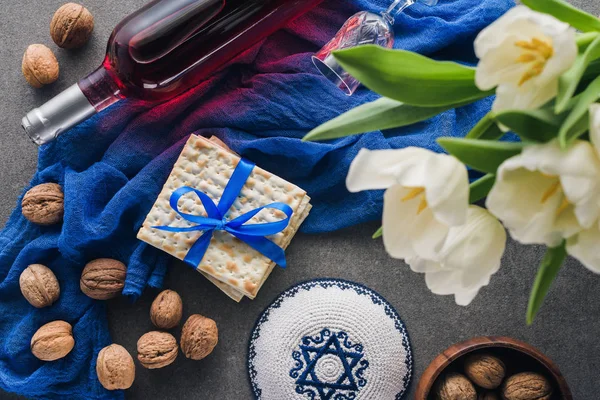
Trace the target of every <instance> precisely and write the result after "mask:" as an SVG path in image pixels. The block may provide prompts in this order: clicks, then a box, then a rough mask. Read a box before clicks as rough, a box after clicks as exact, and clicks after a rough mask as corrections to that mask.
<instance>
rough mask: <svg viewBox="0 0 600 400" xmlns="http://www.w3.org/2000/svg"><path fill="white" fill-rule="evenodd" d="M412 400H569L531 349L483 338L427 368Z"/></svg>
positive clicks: (554, 370)
mask: <svg viewBox="0 0 600 400" xmlns="http://www.w3.org/2000/svg"><path fill="white" fill-rule="evenodd" d="M415 399H416V400H572V399H573V396H572V395H571V391H570V390H569V386H568V385H567V381H566V380H565V378H564V377H563V376H562V374H561V373H560V371H559V369H558V367H557V366H556V365H555V364H554V363H553V362H552V361H551V360H550V359H549V358H548V357H546V356H545V355H544V354H542V353H541V352H540V351H539V350H537V349H536V348H534V347H532V346H531V345H529V344H527V343H524V342H521V341H519V340H516V339H512V338H508V337H493V336H485V337H484V336H482V337H477V338H473V339H470V340H467V341H465V342H462V343H458V344H455V345H452V346H450V347H449V348H448V349H446V350H444V352H443V353H441V354H440V355H439V356H437V357H436V358H435V359H434V360H433V361H432V362H431V364H429V366H428V367H427V369H425V372H423V375H422V376H421V379H420V381H419V383H418V385H417V390H416V395H415Z"/></svg>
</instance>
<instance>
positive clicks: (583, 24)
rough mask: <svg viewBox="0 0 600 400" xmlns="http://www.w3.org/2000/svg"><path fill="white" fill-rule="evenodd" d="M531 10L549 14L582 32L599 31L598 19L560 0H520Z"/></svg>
mask: <svg viewBox="0 0 600 400" xmlns="http://www.w3.org/2000/svg"><path fill="white" fill-rule="evenodd" d="M522 3H523V4H525V5H526V6H527V7H529V8H531V9H532V10H535V11H539V12H543V13H545V14H550V15H552V16H554V17H556V18H558V19H559V20H561V21H563V22H566V23H568V24H569V25H571V26H573V27H575V28H577V29H579V30H580V31H583V32H591V31H600V19H598V18H596V17H594V16H593V15H592V14H588V13H586V12H584V11H581V10H580V9H578V8H576V7H573V6H572V5H570V4H569V3H567V2H565V1H562V0H522Z"/></svg>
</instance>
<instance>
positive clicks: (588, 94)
mask: <svg viewBox="0 0 600 400" xmlns="http://www.w3.org/2000/svg"><path fill="white" fill-rule="evenodd" d="M598 98H600V77H598V78H596V79H595V80H594V81H593V82H592V83H590V85H589V86H588V87H587V88H586V89H585V90H584V91H583V92H582V93H581V94H580V95H579V96H578V100H577V104H576V105H575V107H574V108H573V110H572V111H571V113H570V114H569V116H568V117H567V119H565V122H564V123H563V125H562V127H561V128H560V130H559V133H558V139H559V141H560V145H561V147H563V148H566V147H567V146H568V145H569V144H570V143H572V142H573V141H574V140H575V139H577V138H578V137H579V136H581V135H582V134H583V133H584V132H585V131H587V129H586V126H587V123H589V120H588V113H589V108H590V105H592V103H594V102H595V101H596V100H598Z"/></svg>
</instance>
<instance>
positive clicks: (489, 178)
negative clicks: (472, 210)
mask: <svg viewBox="0 0 600 400" xmlns="http://www.w3.org/2000/svg"><path fill="white" fill-rule="evenodd" d="M495 182H496V175H494V174H487V175H484V176H482V177H481V178H479V179H477V180H476V181H475V182H473V183H471V186H470V189H471V190H470V193H469V202H470V203H476V202H478V201H479V200H481V199H483V198H485V197H487V195H488V193H490V190H492V187H493V186H494V183H495Z"/></svg>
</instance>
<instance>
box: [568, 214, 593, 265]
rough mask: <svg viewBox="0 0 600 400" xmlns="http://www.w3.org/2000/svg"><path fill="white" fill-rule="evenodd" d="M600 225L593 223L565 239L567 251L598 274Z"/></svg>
mask: <svg viewBox="0 0 600 400" xmlns="http://www.w3.org/2000/svg"><path fill="white" fill-rule="evenodd" d="M599 243H600V227H598V225H594V226H593V227H592V228H590V229H586V230H584V231H582V232H580V233H579V234H577V235H575V236H573V237H571V238H569V239H568V240H567V252H568V253H569V254H570V255H571V256H573V257H575V258H576V259H577V260H579V262H581V263H582V264H583V265H584V266H585V267H586V268H587V269H589V270H590V271H592V272H594V273H596V274H600V252H599V251H598V244H599Z"/></svg>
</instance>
